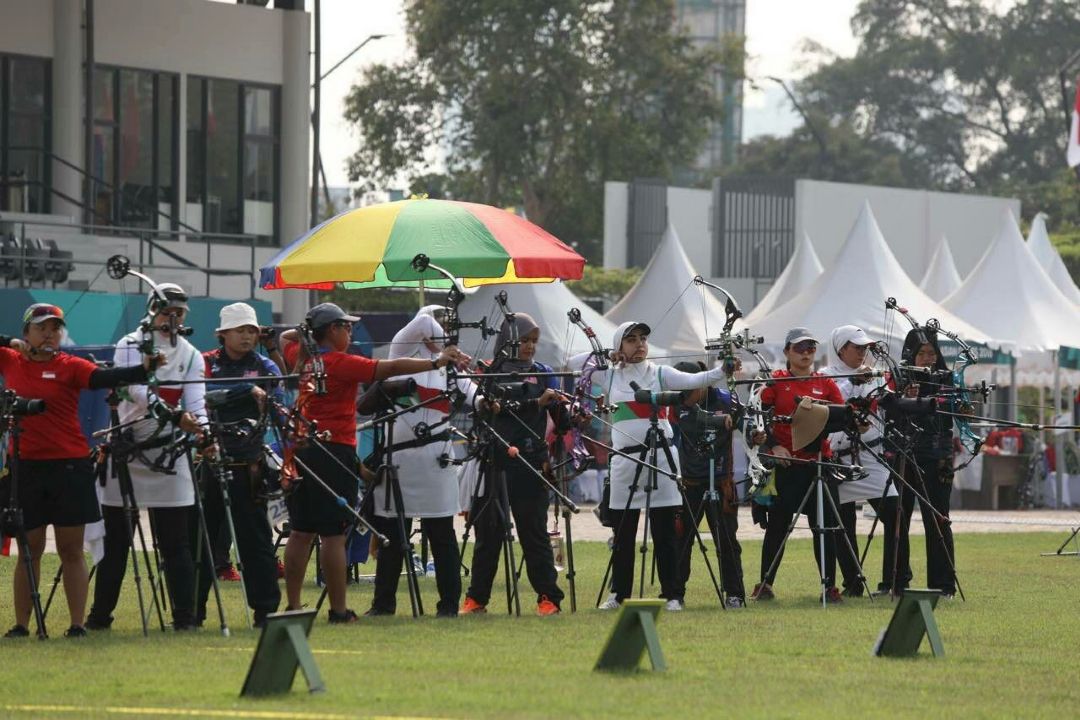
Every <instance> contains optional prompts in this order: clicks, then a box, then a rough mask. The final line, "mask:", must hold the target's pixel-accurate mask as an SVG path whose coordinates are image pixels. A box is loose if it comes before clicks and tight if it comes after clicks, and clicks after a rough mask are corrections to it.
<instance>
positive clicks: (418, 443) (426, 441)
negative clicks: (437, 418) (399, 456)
mask: <svg viewBox="0 0 1080 720" xmlns="http://www.w3.org/2000/svg"><path fill="white" fill-rule="evenodd" d="M449 439H450V431H449V430H444V431H443V432H441V433H436V434H435V435H428V436H426V437H422V438H415V439H413V440H406V441H405V442H403V443H394V444H393V445H392V446H391V448H390V449H391V450H393V451H394V452H397V451H398V450H411V449H412V448H418V447H424V446H425V445H430V444H431V443H434V442H445V441H447V440H449Z"/></svg>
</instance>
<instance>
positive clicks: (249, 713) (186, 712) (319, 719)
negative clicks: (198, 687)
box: [3, 705, 431, 720]
mask: <svg viewBox="0 0 1080 720" xmlns="http://www.w3.org/2000/svg"><path fill="white" fill-rule="evenodd" d="M3 709H4V710H5V711H8V712H33V713H79V714H82V715H85V714H87V713H104V714H107V715H155V716H161V717H219V718H256V719H257V720H356V718H359V717H367V718H370V720H431V718H419V717H411V716H408V715H367V716H362V715H338V714H335V713H311V712H288V711H286V710H280V711H276V710H214V709H213V708H163V707H87V706H85V705H79V706H75V705H4V706H3Z"/></svg>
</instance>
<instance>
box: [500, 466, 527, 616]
mask: <svg viewBox="0 0 1080 720" xmlns="http://www.w3.org/2000/svg"><path fill="white" fill-rule="evenodd" d="M494 475H495V477H496V478H497V481H496V483H495V489H496V490H497V492H498V495H497V496H496V497H497V499H496V505H495V509H496V510H497V511H498V516H499V523H500V528H501V529H502V533H503V575H504V576H505V580H506V612H507V614H512V615H516V616H518V617H521V595H520V593H519V592H518V582H517V576H516V575H515V573H514V567H515V560H514V521H513V515H512V514H511V510H510V495H509V492H508V490H507V488H506V473H505V471H503V470H496V471H495V472H494ZM523 559H524V558H523Z"/></svg>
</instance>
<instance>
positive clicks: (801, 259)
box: [746, 232, 824, 325]
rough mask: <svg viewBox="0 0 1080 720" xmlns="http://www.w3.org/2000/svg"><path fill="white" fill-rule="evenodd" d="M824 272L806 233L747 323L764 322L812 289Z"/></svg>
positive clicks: (748, 316) (747, 318)
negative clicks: (764, 319)
mask: <svg viewBox="0 0 1080 720" xmlns="http://www.w3.org/2000/svg"><path fill="white" fill-rule="evenodd" d="M822 272H824V268H823V267H822V266H821V260H819V259H818V256H817V252H816V251H815V250H814V244H813V243H811V242H810V236H809V235H808V234H806V233H805V232H804V233H803V235H802V241H801V242H800V243H799V245H798V246H797V247H796V248H795V252H794V253H793V254H792V256H791V259H790V260H788V264H787V265H786V266H784V271H783V272H782V273H780V277H778V278H776V282H774V283H773V286H772V287H771V288H769V292H767V293H765V297H763V298H761V300H759V301H758V304H757V305H755V306H754V309H753V310H752V311H751V312H750V313H749V314H748V315H747V316H746V322H747V323H748V324H750V325H753V324H754V323H755V322H757V321H758V320H762V319H763V318H765V316H766V315H768V314H769V313H770V312H772V311H773V310H775V309H776V308H778V307H780V306H781V305H783V304H784V303H786V302H787V301H788V300H790V299H791V298H793V297H795V296H796V295H798V294H799V293H801V292H802V291H803V290H805V289H806V288H808V287H810V283H812V282H814V281H815V280H817V278H818V276H819V275H821V273H822Z"/></svg>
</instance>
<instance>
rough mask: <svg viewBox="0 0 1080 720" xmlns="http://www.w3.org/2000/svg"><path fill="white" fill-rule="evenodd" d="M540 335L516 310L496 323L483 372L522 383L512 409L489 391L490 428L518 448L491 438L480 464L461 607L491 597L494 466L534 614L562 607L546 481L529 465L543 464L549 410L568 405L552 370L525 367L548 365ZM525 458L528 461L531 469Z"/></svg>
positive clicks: (559, 415)
mask: <svg viewBox="0 0 1080 720" xmlns="http://www.w3.org/2000/svg"><path fill="white" fill-rule="evenodd" d="M539 341H540V328H539V326H537V324H536V321H534V320H533V319H532V318H531V317H529V316H528V315H526V314H525V313H515V314H514V315H513V320H509V319H507V320H504V321H503V324H502V327H501V328H500V329H499V336H498V341H497V342H498V345H497V347H498V351H497V352H496V354H495V359H494V360H493V361H492V363H491V366H490V368H489V372H492V373H509V372H513V373H519V374H520V375H519V377H518V378H516V379H515V380H514V381H513V383H514V384H518V383H520V384H521V386H522V388H521V393H522V394H524V399H523V400H521V401H520V402H515V404H516V407H514V408H513V409H511V408H510V407H509V403H507V402H503V403H500V402H498V401H497V400H496V398H489V399H488V400H487V402H486V405H487V407H488V408H489V409H490V411H491V412H493V416H492V417H491V418H490V420H489V421H488V422H490V424H491V428H492V430H494V432H496V433H498V435H499V436H500V437H502V438H503V439H505V440H506V441H507V442H508V443H509V444H510V445H511V446H513V447H514V448H516V452H513V451H508V450H507V449H506V448H505V447H503V446H502V445H501V444H496V448H495V459H494V462H493V463H492V465H491V466H489V467H488V468H487V469H486V476H485V478H484V486H483V488H482V491H479V492H478V494H477V498H476V503H475V505H474V507H472V508H470V513H471V515H472V521H473V523H474V526H475V528H476V544H475V546H474V547H473V559H472V582H471V583H470V585H469V590H468V592H467V593H466V595H465V602H464V604H463V605H462V606H461V612H463V613H483V612H486V611H487V604H488V600H489V599H490V598H491V584H492V582H493V581H494V580H495V571H496V570H497V567H498V562H499V552H500V551H501V549H502V541H503V538H504V536H505V532H506V528H505V527H503V526H502V523H501V521H500V518H499V510H498V499H497V494H496V488H497V485H496V483H495V482H492V480H493V479H495V478H497V477H498V476H499V474H501V477H502V481H503V482H505V483H506V491H507V496H508V498H509V501H510V512H511V513H512V515H513V519H514V525H515V531H516V534H517V537H518V540H519V541H520V542H521V552H522V554H523V555H524V556H525V571H526V573H527V574H528V576H529V582H530V583H531V584H532V586H533V590H535V591H536V603H537V604H536V612H537V614H538V615H557V614H558V613H559V612H560V609H559V604H560V603H561V602H562V599H563V591H562V589H561V588H559V586H558V574H557V573H556V571H555V558H554V555H553V553H552V551H551V540H550V539H549V538H548V533H547V509H548V487H547V486H546V485H545V484H544V483H543V482H542V481H541V480H540V479H539V478H538V477H536V474H535V472H534V471H542V470H544V469H545V468H546V465H547V460H548V449H547V443H546V442H545V437H546V433H547V421H548V418H549V417H550V418H551V419H552V420H553V421H554V422H556V423H565V422H566V413H565V410H564V409H563V408H562V406H561V405H559V404H558V402H557V400H558V398H559V395H558V393H557V392H556V391H555V388H557V387H558V382H557V380H556V378H553V377H537V376H535V375H528V374H527V373H549V372H551V371H552V370H551V368H550V367H548V366H547V365H544V364H543V363H540V362H536V361H535V360H534V356H535V355H536V346H537V343H539ZM492 382H494V383H495V384H496V385H507V384H511V383H510V381H509V380H506V379H493V380H492ZM515 400H516V399H515ZM511 452H513V454H511ZM526 464H528V465H529V466H531V467H532V468H533V469H532V470H530V469H529V468H528V467H526V466H525V465H526ZM514 571H515V568H511V572H514Z"/></svg>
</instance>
